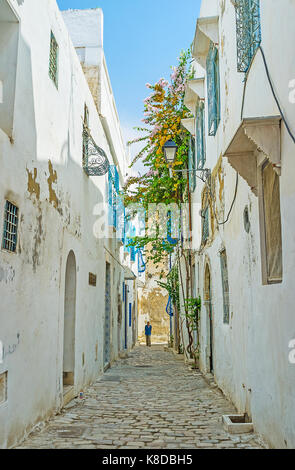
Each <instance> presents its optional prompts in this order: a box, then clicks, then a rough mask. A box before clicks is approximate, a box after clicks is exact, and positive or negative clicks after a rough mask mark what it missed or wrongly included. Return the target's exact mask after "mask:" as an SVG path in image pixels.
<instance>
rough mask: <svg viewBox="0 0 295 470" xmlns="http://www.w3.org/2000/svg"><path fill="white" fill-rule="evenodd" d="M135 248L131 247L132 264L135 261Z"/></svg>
mask: <svg viewBox="0 0 295 470" xmlns="http://www.w3.org/2000/svg"><path fill="white" fill-rule="evenodd" d="M135 253H136V251H135V246H131V261H132V262H134V261H135Z"/></svg>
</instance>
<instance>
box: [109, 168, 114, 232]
mask: <svg viewBox="0 0 295 470" xmlns="http://www.w3.org/2000/svg"><path fill="white" fill-rule="evenodd" d="M108 177H109V178H108V205H109V210H108V219H109V226H112V225H113V180H112V170H111V167H110V168H109V172H108Z"/></svg>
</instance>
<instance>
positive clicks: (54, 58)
mask: <svg viewBox="0 0 295 470" xmlns="http://www.w3.org/2000/svg"><path fill="white" fill-rule="evenodd" d="M49 76H50V78H51V80H52V81H53V83H54V84H55V86H56V88H57V86H58V44H57V42H56V39H55V37H54V34H53V32H52V31H51V37H50V55H49Z"/></svg>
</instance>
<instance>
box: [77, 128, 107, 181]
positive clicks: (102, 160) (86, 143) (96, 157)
mask: <svg viewBox="0 0 295 470" xmlns="http://www.w3.org/2000/svg"><path fill="white" fill-rule="evenodd" d="M82 166H83V170H84V171H85V173H86V174H87V175H88V176H103V175H105V174H106V173H107V172H108V170H109V167H110V164H109V161H108V157H107V156H106V154H105V152H104V150H103V149H101V148H100V147H98V145H96V143H95V141H94V140H93V138H92V136H91V134H90V132H89V129H88V127H87V125H86V124H85V123H84V125H83V161H82Z"/></svg>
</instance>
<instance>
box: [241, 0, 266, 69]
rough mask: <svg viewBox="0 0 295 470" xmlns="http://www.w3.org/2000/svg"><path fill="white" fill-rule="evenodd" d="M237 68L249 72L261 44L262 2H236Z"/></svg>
mask: <svg viewBox="0 0 295 470" xmlns="http://www.w3.org/2000/svg"><path fill="white" fill-rule="evenodd" d="M235 8H236V30H237V66H238V71H239V72H247V70H248V68H249V66H250V64H251V60H252V57H253V56H254V55H255V52H256V50H257V49H258V47H259V45H260V42H261V24H260V0H236V1H235Z"/></svg>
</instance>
